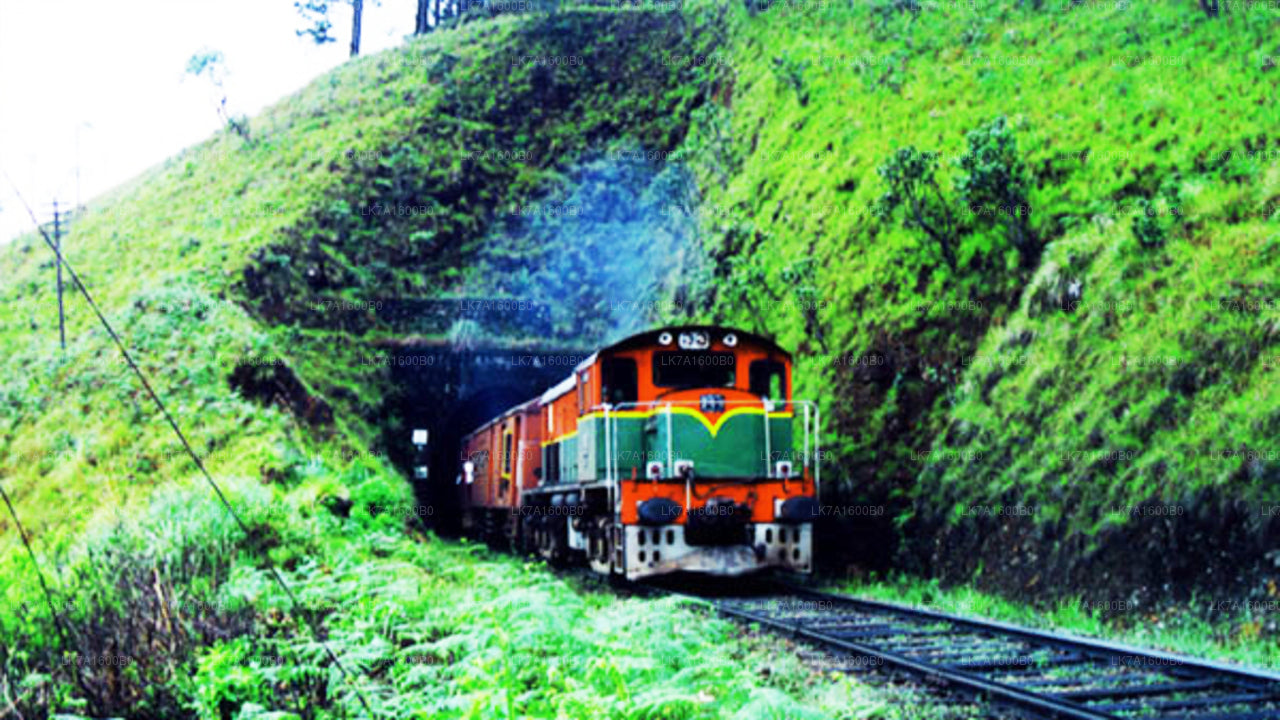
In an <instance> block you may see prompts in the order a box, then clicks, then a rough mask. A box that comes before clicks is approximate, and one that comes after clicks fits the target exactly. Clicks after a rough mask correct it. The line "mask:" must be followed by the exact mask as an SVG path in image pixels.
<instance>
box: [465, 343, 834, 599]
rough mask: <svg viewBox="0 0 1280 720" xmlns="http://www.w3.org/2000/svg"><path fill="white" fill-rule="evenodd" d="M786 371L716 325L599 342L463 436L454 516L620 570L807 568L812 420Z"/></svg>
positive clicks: (533, 546) (523, 543) (766, 350)
mask: <svg viewBox="0 0 1280 720" xmlns="http://www.w3.org/2000/svg"><path fill="white" fill-rule="evenodd" d="M791 371H792V362H791V356H790V354H788V353H787V352H786V351H785V350H783V349H781V348H780V347H778V346H777V345H776V344H774V343H773V342H772V341H770V340H768V339H766V338H763V337H759V336H756V335H752V334H749V333H744V332H741V331H736V330H731V329H725V328H717V327H707V326H686V327H672V328H663V329H658V330H653V331H650V332H645V333H641V334H638V335H635V336H632V337H630V338H627V339H626V340H623V341H621V342H618V343H615V344H613V345H610V346H608V347H605V348H602V349H600V350H599V351H597V352H596V353H595V354H593V355H591V356H590V357H588V358H587V359H585V360H584V361H582V362H581V363H580V364H579V365H578V366H577V367H576V368H574V370H573V373H572V374H571V375H570V376H569V377H567V378H565V379H564V381H563V382H560V383H559V384H557V385H556V386H555V387H552V388H550V389H549V390H547V391H546V392H545V393H543V394H542V395H541V396H540V397H537V398H534V399H531V400H529V401H528V402H525V403H522V404H521V405H518V406H516V407H514V408H511V409H510V410H508V411H506V412H504V413H503V414H502V415H500V416H498V417H496V418H494V419H492V420H490V421H489V422H487V423H485V424H483V425H482V426H480V427H479V428H477V429H476V430H475V431H473V432H472V433H471V434H470V435H467V436H466V437H465V438H464V439H463V447H462V452H463V460H464V461H463V463H462V472H461V473H460V475H459V476H458V478H457V482H456V489H457V492H458V494H459V497H458V498H457V499H458V502H459V505H460V507H461V509H462V513H463V517H462V521H463V527H464V530H466V531H469V532H471V533H473V534H481V535H485V536H488V537H491V538H492V537H495V536H496V537H502V538H505V539H507V540H509V541H510V542H512V543H513V544H515V545H516V546H517V547H520V548H523V549H525V550H528V551H532V552H538V553H541V554H542V555H544V556H546V557H548V558H555V559H559V560H567V561H579V562H584V563H588V564H589V565H590V566H591V568H592V569H594V570H595V571H597V572H600V573H604V574H611V575H618V576H622V577H625V578H627V579H630V580H634V579H638V578H644V577H649V576H654V575H661V574H666V573H672V572H682V571H688V572H698V573H707V574H714V575H737V574H742V573H747V572H752V571H756V570H763V569H766V568H781V569H785V570H790V571H795V572H811V571H812V567H813V520H814V518H815V517H816V516H817V514H818V498H819V496H818V488H819V483H820V472H819V466H818V463H817V458H818V457H820V452H819V450H820V448H819V447H818V437H819V418H818V410H817V407H816V405H815V404H814V403H812V402H809V401H800V400H794V399H792V397H791V387H792V384H791Z"/></svg>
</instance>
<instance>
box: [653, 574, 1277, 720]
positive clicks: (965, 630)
mask: <svg viewBox="0 0 1280 720" xmlns="http://www.w3.org/2000/svg"><path fill="white" fill-rule="evenodd" d="M776 587H777V588H778V590H779V592H778V593H777V594H764V595H761V596H759V597H751V598H744V597H740V596H739V597H735V598H730V599H717V598H707V597H700V596H697V595H691V594H688V593H681V592H674V591H669V590H666V591H663V592H669V593H670V594H673V595H677V596H680V597H684V598H687V599H689V600H692V601H694V602H697V603H699V604H704V605H707V606H709V607H710V608H711V609H713V610H714V611H715V612H717V613H719V614H721V615H724V616H726V617H730V618H733V619H737V620H740V621H746V622H753V623H758V624H759V625H761V626H763V627H765V628H768V629H770V630H773V631H775V632H779V633H787V634H790V635H792V636H794V637H796V638H800V639H803V640H806V641H809V642H811V643H814V644H815V645H818V646H824V647H827V648H831V649H833V650H838V651H842V652H845V653H848V654H850V655H853V656H857V657H864V658H870V659H873V660H875V661H877V665H881V666H884V667H887V668H893V669H897V670H901V671H904V672H907V673H909V674H912V675H917V676H920V677H922V678H923V679H924V680H925V681H926V682H929V683H931V684H938V685H943V686H946V687H949V688H953V689H959V690H962V691H966V692H968V693H970V694H973V695H977V696H980V697H982V698H983V699H985V700H986V701H988V702H992V703H995V704H999V705H1005V706H1011V707H1016V708H1019V709H1021V710H1023V711H1026V712H1029V713H1030V714H1032V715H1034V716H1035V717H1039V718H1046V719H1048V718H1052V719H1053V720H1060V719H1063V720H1118V719H1119V718H1122V717H1130V715H1129V713H1130V712H1133V711H1155V712H1156V714H1154V715H1143V716H1142V717H1149V718H1153V719H1155V718H1163V719H1167V720H1175V719H1176V720H1209V719H1210V718H1212V719H1214V720H1218V719H1219V718H1220V719H1221V720H1255V719H1256V720H1280V674H1278V673H1275V672H1270V671H1266V670H1261V669H1253V668H1247V667H1241V666H1234V665H1228V664H1225V663H1220V662H1215V661H1210V660H1201V659H1198V658H1192V657H1187V656H1182V655H1176V654H1173V653H1167V652H1163V651H1159V650H1151V649H1146V648H1138V647H1133V646H1130V645H1124V644H1121V643H1115V642H1110V641H1105V640H1095V639H1091V638H1084V637H1080V636H1077V635H1071V634H1063V633H1054V632H1048V631H1042V630H1033V629H1029V628H1024V627H1019V626H1016V625H1011V624H1008V623H1003V622H999V621H994V620H985V619H977V618H968V617H962V616H958V615H951V614H948V613H942V612H936V611H932V610H924V609H921V608H916V607H910V606H906V605H898V604H894V603H888V602H882V601H877V600H864V599H861V598H854V597H849V596H847V595H837V594H833V593H827V592H821V591H817V590H813V589H810V588H807V587H801V586H797V585H792V584H787V583H778V584H777V585H776ZM735 601H738V602H741V601H746V602H747V603H760V604H761V605H762V606H763V605H767V604H768V603H770V602H775V603H778V602H780V601H800V602H806V603H808V602H812V603H830V604H831V607H833V608H834V607H837V606H838V607H840V608H843V609H846V610H850V611H853V612H856V613H858V615H856V616H837V617H834V618H832V617H827V618H822V619H815V618H812V617H808V618H806V617H797V616H796V613H790V614H789V613H788V612H786V610H783V609H782V606H781V605H779V613H780V614H771V613H770V612H768V611H767V610H764V611H756V610H755V609H754V608H744V607H737V606H735V605H734V604H733V603H734V602H735ZM814 609H821V606H819V605H815V606H814ZM800 614H801V615H803V613H800ZM939 625H942V626H946V627H947V628H948V630H945V631H942V630H937V631H935V630H921V629H920V628H927V627H929V626H939ZM899 626H902V627H899ZM913 628H914V629H913ZM948 635H950V636H952V637H955V638H964V637H965V636H966V635H967V636H968V637H967V639H968V640H969V641H973V640H975V639H977V640H979V641H981V643H983V644H984V645H985V647H983V645H976V646H973V647H971V648H970V649H969V650H968V651H965V649H964V647H963V645H964V641H963V640H957V641H955V643H954V645H951V646H949V645H948V644H947V643H946V638H947V636H948ZM935 636H936V637H935ZM904 637H908V638H910V637H914V638H917V639H920V638H932V639H937V640H939V641H940V642H939V643H929V641H928V640H926V644H925V645H919V646H907V648H903V647H902V646H901V639H902V638H904ZM876 638H882V639H885V640H890V639H894V642H895V643H896V645H894V646H893V647H890V648H886V647H878V646H877V645H876V644H875V639H876ZM1010 640H1011V641H1015V642H1019V643H1023V644H1024V646H1025V647H1023V648H1022V650H1021V652H1022V654H1020V655H1018V654H1015V655H1009V654H1007V653H1004V654H1001V653H1002V652H1003V651H1001V650H1000V649H999V648H998V644H999V643H1000V641H1010ZM992 643H994V644H992ZM975 647H982V648H983V651H984V653H990V652H996V653H997V654H996V655H995V656H990V655H985V656H984V655H983V654H978V655H977V656H973V655H972V654H973V650H974V648H975ZM1046 650H1048V651H1053V652H1058V653H1061V654H1060V655H1058V656H1056V657H1054V658H1051V659H1048V660H1047V661H1045V662H1044V663H1043V664H1040V663H1038V662H1037V663H1032V662H1031V660H1030V654H1031V653H1036V652H1041V651H1046ZM909 652H925V653H927V654H936V653H942V655H941V659H942V661H941V662H940V661H939V658H938V657H932V658H921V657H911V656H909V655H908V654H905V653H909ZM1117 660H1125V661H1126V662H1123V663H1117ZM1131 660H1139V661H1140V662H1139V663H1136V664H1138V665H1148V664H1149V665H1151V666H1152V668H1151V670H1149V671H1147V672H1140V673H1139V672H1135V673H1134V675H1135V677H1136V679H1143V678H1147V679H1150V678H1151V677H1153V676H1161V675H1163V676H1165V677H1168V678H1171V679H1172V682H1164V683H1160V682H1158V681H1157V682H1152V683H1150V684H1145V685H1144V684H1132V683H1130V684H1122V685H1111V686H1105V685H1106V684H1107V683H1108V682H1115V681H1116V680H1126V679H1129V680H1132V679H1135V677H1127V678H1126V677H1124V676H1117V675H1103V676H1088V675H1083V676H1080V677H1077V678H1040V679H1036V678H1035V676H1034V675H1033V674H1028V675H1027V678H1030V682H1027V683H1025V684H1022V685H1018V684H1013V683H1010V682H1004V681H1001V680H997V679H994V678H991V677H983V676H982V675H981V674H980V672H982V671H983V670H986V671H989V672H992V673H993V675H996V676H997V677H998V676H999V673H1000V671H1001V669H1007V670H1025V669H1028V668H1031V669H1033V670H1039V671H1040V672H1041V673H1043V672H1044V669H1046V668H1051V667H1054V666H1059V667H1068V666H1070V667H1079V668H1083V669H1085V670H1086V671H1088V670H1094V671H1097V670H1104V671H1105V670H1111V669H1117V668H1120V669H1132V665H1133V664H1134V663H1131V662H1129V661H1131ZM1024 679H1025V678H1024ZM1097 683H1102V684H1103V685H1104V687H1093V688H1087V689H1076V690H1071V689H1067V688H1070V687H1072V686H1077V685H1078V686H1091V685H1095V684H1097ZM1215 689H1220V692H1219V694H1216V695H1215V694H1208V695H1203V696H1197V697H1191V696H1190V694H1193V693H1197V692H1200V691H1203V692H1206V693H1212V691H1214V690H1215ZM1162 695H1163V696H1166V698H1161V696H1162ZM1170 695H1172V696H1174V697H1175V699H1167V697H1168V696H1170ZM1086 701H1098V702H1099V704H1097V705H1093V706H1090V705H1086V704H1084V703H1085V702H1086ZM1242 706H1244V707H1245V708H1247V709H1238V710H1233V711H1229V712H1227V711H1217V712H1215V711H1213V710H1212V708H1214V707H1219V708H1221V707H1236V708H1239V707H1242ZM1197 711H1198V712H1197ZM1115 713H1123V714H1122V715H1121V714H1115Z"/></svg>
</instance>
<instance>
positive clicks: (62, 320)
mask: <svg viewBox="0 0 1280 720" xmlns="http://www.w3.org/2000/svg"><path fill="white" fill-rule="evenodd" d="M53 248H54V251H55V254H56V255H57V257H56V258H55V259H54V260H55V262H57V263H58V340H59V341H60V342H61V343H62V355H63V357H66V354H67V321H66V316H65V315H63V312H62V217H61V216H60V215H59V213H58V201H57V200H54V201H53Z"/></svg>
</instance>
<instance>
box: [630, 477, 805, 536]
mask: <svg viewBox="0 0 1280 720" xmlns="http://www.w3.org/2000/svg"><path fill="white" fill-rule="evenodd" d="M812 494H813V484H812V483H810V482H808V481H807V480H804V479H800V478H797V479H795V480H788V481H787V482H786V488H785V490H784V488H783V482H782V481H781V480H770V481H760V482H756V483H752V484H749V485H748V484H744V483H733V484H722V483H701V484H699V483H694V487H693V498H692V505H693V507H695V508H700V507H702V506H704V505H706V504H707V500H708V499H709V498H711V497H724V498H731V499H732V500H733V501H734V502H735V503H738V504H740V505H741V504H747V505H750V506H751V522H757V523H761V522H773V521H774V519H775V518H774V515H773V505H774V500H775V499H777V498H781V499H783V500H785V499H787V498H792V497H797V496H801V495H812ZM655 497H664V498H667V499H669V500H674V501H675V502H677V503H679V504H680V506H681V507H684V504H685V486H684V484H682V483H671V482H657V483H655V482H653V481H652V480H623V481H622V522H623V523H626V524H629V525H634V524H636V523H638V522H640V513H639V510H638V509H637V503H639V502H643V501H645V500H648V499H650V498H655ZM687 517H688V512H687V509H686V512H683V513H681V514H680V518H679V519H678V520H676V521H675V522H674V524H677V525H683V524H684V522H685V520H686V518H687Z"/></svg>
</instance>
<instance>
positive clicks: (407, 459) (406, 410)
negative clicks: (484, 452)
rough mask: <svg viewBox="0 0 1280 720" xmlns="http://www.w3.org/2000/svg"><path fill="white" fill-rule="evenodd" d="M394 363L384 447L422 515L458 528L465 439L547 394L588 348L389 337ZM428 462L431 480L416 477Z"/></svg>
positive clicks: (442, 527) (436, 524)
mask: <svg viewBox="0 0 1280 720" xmlns="http://www.w3.org/2000/svg"><path fill="white" fill-rule="evenodd" d="M380 349H381V350H382V351H383V353H384V354H385V355H384V356H385V357H386V358H387V361H388V362H389V363H390V366H391V381H392V384H393V388H394V389H393V391H392V393H391V395H390V396H389V397H388V398H387V402H386V406H387V414H388V416H389V417H388V418H387V422H385V423H384V424H383V437H382V442H383V446H384V447H385V448H387V454H388V456H389V457H390V458H391V459H392V461H393V462H394V463H395V465H396V466H397V467H399V468H400V469H401V471H402V472H404V473H405V476H406V477H407V478H409V480H410V482H411V483H412V485H413V489H414V494H415V496H416V498H417V501H418V503H419V504H421V505H424V506H427V507H429V508H431V514H430V515H427V516H425V517H423V519H424V520H425V521H427V524H428V525H429V526H430V527H432V528H434V529H436V530H437V531H440V532H445V533H450V534H453V533H456V532H457V530H458V522H459V520H460V518H461V512H460V509H459V508H458V507H457V505H456V495H455V491H454V488H455V482H456V479H457V477H458V474H459V472H460V471H461V443H462V438H463V437H464V436H465V435H467V434H468V433H470V432H471V431H472V430H474V429H475V428H476V427H477V426H479V425H480V424H482V423H484V422H485V421H486V420H489V419H492V418H493V417H495V416H497V415H500V414H501V413H502V412H504V411H506V410H509V409H510V408H512V407H514V406H516V405H519V404H520V403H522V402H524V401H526V400H529V399H531V398H534V397H537V396H538V395H541V394H542V393H543V392H544V391H545V390H547V388H550V387H551V386H552V385H555V384H556V383H558V382H560V381H561V380H563V379H564V378H566V377H568V376H569V374H570V373H572V372H573V368H574V367H575V366H577V364H578V363H580V362H582V360H584V359H586V357H587V356H588V353H586V352H582V351H574V350H565V349H562V348H546V347H536V346H533V345H529V344H512V345H506V346H501V345H490V346H476V345H470V346H457V345H454V344H451V343H449V342H447V341H442V340H441V341H437V340H423V339H409V340H401V341H389V342H384V343H382V344H381V348H380ZM415 429H424V430H426V431H427V432H428V445H427V448H426V451H425V453H422V454H419V453H417V452H416V451H415V448H414V446H413V444H412V442H411V434H412V432H413V430H415ZM419 464H425V465H426V466H427V468H428V476H427V477H426V478H417V477H415V476H414V467H415V466H416V465H419Z"/></svg>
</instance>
